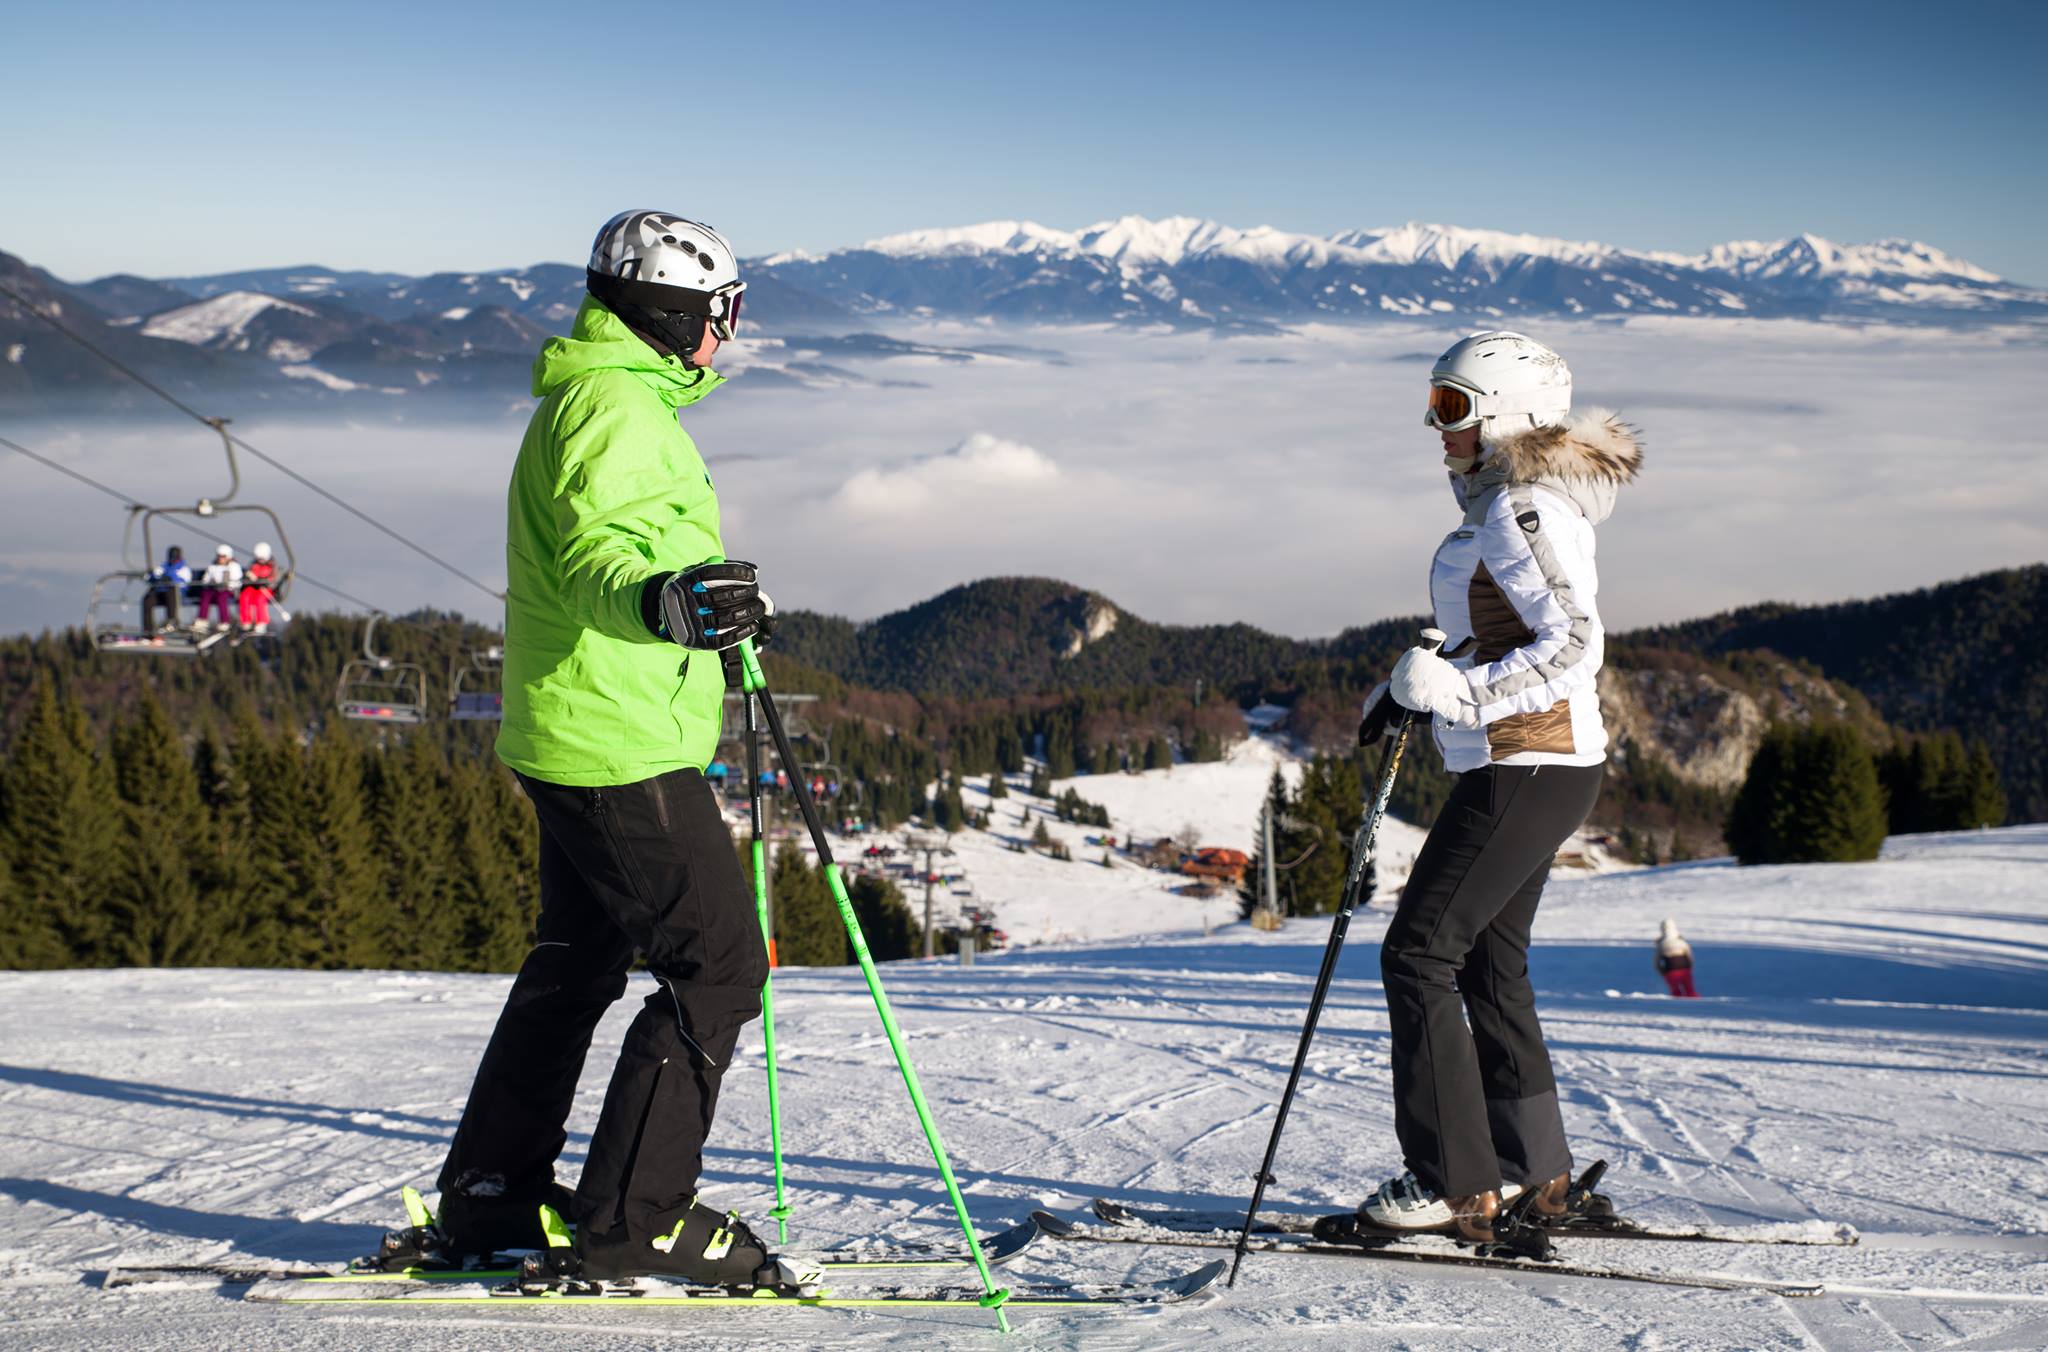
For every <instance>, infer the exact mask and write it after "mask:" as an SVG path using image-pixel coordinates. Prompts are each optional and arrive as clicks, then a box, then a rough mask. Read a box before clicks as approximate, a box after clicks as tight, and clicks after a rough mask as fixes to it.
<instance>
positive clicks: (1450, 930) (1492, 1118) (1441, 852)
mask: <svg viewBox="0 0 2048 1352" xmlns="http://www.w3.org/2000/svg"><path fill="white" fill-rule="evenodd" d="M1603 773H1604V767H1603V766H1599V765H1591V766H1576V765H1540V766H1537V765H1490V766H1487V767H1485V768H1484V769H1479V770H1473V771H1469V772H1467V773H1465V774H1462V775H1460V776H1458V783H1457V786H1456V787H1455V788H1454V789H1452V790H1451V798H1450V801H1449V802H1447V803H1445V804H1444V808H1443V811H1442V812H1440V813H1438V814H1437V819H1436V824H1435V825H1434V826H1432V827H1431V828H1430V832H1429V839H1428V840H1427V841H1426V842H1425V843H1424V844H1423V847H1422V853H1421V855H1420V856H1418V857H1417V859H1416V861H1415V869H1414V871H1413V872H1412V873H1410V874H1409V875H1408V885H1407V886H1406V887H1405V888H1403V889H1402V892H1401V904H1400V906H1399V907H1398V908H1397V909H1396V910H1395V912H1394V918H1393V920H1392V922H1391V923H1389V925H1388V926H1387V933H1386V937H1385V938H1384V939H1382V940H1381V941H1380V977H1381V980H1382V981H1384V982H1385V984H1386V992H1387V1020H1388V1023H1389V1025H1390V1026H1391V1030H1392V1034H1393V1060H1394V1131H1395V1134H1396V1135H1397V1136H1398V1137H1399V1138H1400V1142H1401V1154H1402V1156H1403V1158H1404V1160H1405V1162H1406V1165H1407V1167H1408V1169H1409V1170H1411V1171H1412V1172H1413V1173H1414V1174H1415V1176H1416V1178H1418V1179H1420V1180H1421V1181H1422V1182H1423V1183H1424V1184H1425V1185H1426V1186H1428V1187H1430V1188H1433V1189H1435V1190H1436V1191H1437V1192H1438V1193H1439V1194H1441V1195H1443V1196H1447V1197H1461V1196H1469V1195H1472V1194H1474V1193H1480V1192H1488V1191H1493V1190H1497V1189H1498V1188H1499V1187H1500V1186H1501V1184H1502V1183H1503V1182H1508V1183H1521V1184H1524V1185H1529V1184H1537V1183H1543V1182H1547V1181H1548V1180H1550V1179H1552V1178H1555V1177H1556V1176H1557V1175H1559V1174H1561V1173H1563V1172H1565V1171H1566V1170H1568V1169H1570V1168H1571V1162H1572V1157H1571V1150H1570V1148H1569V1147H1568V1146H1566V1144H1565V1139H1564V1120H1563V1118H1562V1116H1561V1115H1560V1113H1559V1111H1558V1104H1557V1081H1556V1079H1555V1078H1554V1077H1553V1076H1552V1074H1551V1069H1550V1053H1549V1051H1548V1050H1547V1049H1546V1048H1545V1047H1544V1045H1543V1028H1542V1026H1541V1025H1540V1024H1539V1023H1538V1022H1537V1021H1536V993H1535V991H1534V989H1533V988H1532V987H1531V986H1530V984H1529V930H1530V926H1531V925H1532V924H1533V923H1534V922H1535V919H1536V903H1537V901H1538V900H1539V899H1540V898H1541V897H1542V895H1543V884H1544V881H1545V880H1546V879H1547V878H1548V877H1549V876H1550V861H1551V858H1552V856H1553V855H1555V854H1556V853H1557V847H1558V846H1559V845H1561V844H1562V843H1563V842H1564V840H1565V838H1566V837H1568V836H1569V835H1571V833H1572V832H1573V831H1575V830H1577V829H1578V828H1579V826H1580V824H1582V823H1583V822H1584V821H1585V820H1586V817H1587V815H1588V814H1590V813H1591V812H1592V810H1593V803H1594V800H1596V799H1597V798H1598V797H1599V796H1600V780H1601V776H1602V774H1603Z"/></svg>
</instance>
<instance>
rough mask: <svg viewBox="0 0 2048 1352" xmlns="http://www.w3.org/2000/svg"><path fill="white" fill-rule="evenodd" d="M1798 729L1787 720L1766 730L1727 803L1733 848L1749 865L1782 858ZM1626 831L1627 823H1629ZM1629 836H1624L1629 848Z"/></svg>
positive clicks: (1624, 845)
mask: <svg viewBox="0 0 2048 1352" xmlns="http://www.w3.org/2000/svg"><path fill="white" fill-rule="evenodd" d="M1797 737H1798V732H1797V730H1796V729H1795V728H1793V727H1791V726H1790V725H1788V724H1775V725H1773V726H1772V727H1770V728H1768V729H1766V730H1765V732H1764V736H1763V740H1762V741H1761V742H1759V743H1758V744H1757V748H1756V752H1755V754H1754V755H1752V756H1751V757H1750V760H1749V769H1748V771H1747V772H1746V773H1745V774H1744V775H1743V778H1742V787H1741V788H1739V789H1737V790H1736V791H1735V800H1734V802H1733V803H1731V804H1730V805H1729V808H1728V822H1727V825H1726V826H1725V827H1723V828H1722V835H1723V836H1725V837H1726V838H1727V841H1728V848H1729V849H1730V850H1731V851H1733V852H1734V854H1735V857H1736V859H1737V860H1739V861H1740V862H1742V863H1745V864H1770V863H1777V862H1779V860H1778V854H1779V849H1780V846H1779V841H1780V839H1781V838H1782V837H1783V836H1784V835H1785V834H1786V832H1787V829H1788V826H1789V824H1790V817H1791V801H1792V795H1791V791H1790V786H1791V780H1792V775H1793V770H1794V759H1795V756H1796V750H1795V747H1796V741H1797ZM1624 830H1625V831H1627V830H1628V828H1626V827H1624ZM1630 835H1632V832H1631V833H1630V834H1628V835H1624V836H1623V838H1622V848H1623V849H1624V850H1627V849H1628V847H1629V845H1630V843H1631V841H1630Z"/></svg>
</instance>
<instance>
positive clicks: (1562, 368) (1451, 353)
mask: <svg viewBox="0 0 2048 1352" xmlns="http://www.w3.org/2000/svg"><path fill="white" fill-rule="evenodd" d="M1571 411H1572V373H1571V368H1570V367H1568V366H1566V365H1565V364H1564V358H1563V357H1560V356H1559V355H1558V354H1557V353H1555V352H1552V351H1551V350H1550V349H1549V348H1547V347H1545V346H1543V344H1541V343H1539V342H1537V341H1536V340H1535V339H1534V338H1531V337H1529V336H1528V335H1527V334H1521V333H1510V332H1508V331H1506V330H1504V329H1496V330H1492V331H1490V332H1487V333H1475V334H1473V335H1472V336H1471V337H1470V338H1461V339H1459V340H1458V341H1457V342H1455V343H1453V344H1451V346H1450V348H1449V349H1448V350H1447V351H1445V353H1444V354H1443V356H1441V357H1438V358H1437V359H1436V365H1435V366H1434V367H1432V368H1431V369H1430V372H1429V409H1428V411H1427V412H1425V413H1424V414H1423V415H1422V421H1423V423H1424V424H1425V425H1426V426H1429V427H1434V428H1437V429H1439V430H1441V431H1445V432H1456V431H1460V430H1462V429H1464V428H1467V427H1471V426H1473V425H1475V424H1476V425H1478V427H1479V435H1480V437H1481V439H1482V440H1485V441H1487V442H1496V441H1499V440H1501V439H1502V438H1504V437H1510V436H1513V435H1514V434H1515V433H1517V432H1526V431H1528V430H1529V429H1530V428H1532V427H1548V426H1550V425H1551V424H1553V423H1560V422H1563V421H1564V419H1565V415H1566V414H1568V413H1570V412H1571Z"/></svg>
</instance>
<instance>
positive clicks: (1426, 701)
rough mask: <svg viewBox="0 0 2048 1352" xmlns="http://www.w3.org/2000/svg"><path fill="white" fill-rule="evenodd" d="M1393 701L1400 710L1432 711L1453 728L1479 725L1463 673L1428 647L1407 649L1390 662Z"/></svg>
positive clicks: (1475, 706) (1470, 690) (1476, 707)
mask: <svg viewBox="0 0 2048 1352" xmlns="http://www.w3.org/2000/svg"><path fill="white" fill-rule="evenodd" d="M1389 684H1390V686H1391V688H1392V691H1393V695H1394V702H1395V703H1396V704H1399V705H1400V706H1401V707H1402V708H1404V709H1413V710H1415V711H1416V712H1418V713H1426V714H1435V715H1436V716H1437V717H1438V718H1441V719H1443V720H1444V721H1445V722H1447V723H1450V724H1451V725H1452V726H1454V727H1460V728H1476V727H1478V726H1479V706H1478V704H1477V703H1475V702H1474V701H1473V699H1472V685H1471V682H1469V681H1467V680H1466V679H1465V673H1464V672H1462V671H1460V670H1458V669H1457V668H1456V667H1454V666H1452V665H1451V664H1450V663H1449V662H1447V661H1445V660H1444V659H1443V658H1442V657H1440V656H1438V655H1437V654H1436V653H1435V652H1434V651H1432V650H1431V649H1428V648H1410V649H1409V650H1408V651H1407V652H1405V653H1402V654H1401V660H1400V661H1398V662H1396V663H1395V664H1394V676H1393V679H1392V681H1391V682H1390V683H1389Z"/></svg>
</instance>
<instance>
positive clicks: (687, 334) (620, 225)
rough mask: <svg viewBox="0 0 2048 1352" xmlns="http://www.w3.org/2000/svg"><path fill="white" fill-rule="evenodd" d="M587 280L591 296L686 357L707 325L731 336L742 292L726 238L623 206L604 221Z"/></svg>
mask: <svg viewBox="0 0 2048 1352" xmlns="http://www.w3.org/2000/svg"><path fill="white" fill-rule="evenodd" d="M585 277H586V279H587V280H588V282H589V286H590V294H591V295H593V296H595V297H597V298H598V299H599V300H601V301H603V302H604V303H605V304H606V305H608V306H610V307H611V308H612V309H613V310H614V311H615V312H618V313H619V314H620V317H621V318H623V319H625V320H627V322H628V323H632V324H634V325H636V326H637V327H641V328H646V329H650V330H651V331H652V332H653V333H654V334H655V336H656V337H658V338H660V339H662V340H663V341H664V342H666V343H668V345H669V346H670V347H672V348H674V349H675V351H676V352H677V354H678V355H680V356H682V357H684V358H686V359H687V358H688V357H689V356H690V355H691V354H692V353H693V352H695V351H696V348H697V343H698V341H699V340H700V339H701V337H702V333H703V329H704V327H706V326H708V327H709V328H710V329H711V331H712V332H713V333H715V334H717V335H718V339H719V341H720V342H725V341H727V340H729V339H731V337H732V336H733V333H734V331H735V330H736V329H737V328H738V327H739V320H740V298H741V297H742V296H743V295H744V294H745V292H746V289H747V284H746V283H745V282H743V281H741V280H740V261H739V257H738V256H737V255H736V254H734V253H733V249H732V246H731V245H730V244H728V243H726V242H725V236H723V235H721V234H719V233H718V232H717V231H716V230H713V229H712V228H711V227H710V226H708V225H701V224H699V223H698V222H696V221H692V220H687V219H685V218H684V217H681V216H673V215H670V214H669V213H668V212H665V211H622V212H620V213H619V214H618V215H616V216H614V217H612V218H611V219H610V220H609V221H606V222H605V223H604V228H603V229H602V230H599V231H598V232H597V239H596V241H595V242H594V243H593V244H592V245H591V246H590V264H589V267H588V268H587V269H586V271H585ZM694 320H701V321H702V323H701V324H699V323H694V322H691V321H694Z"/></svg>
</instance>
